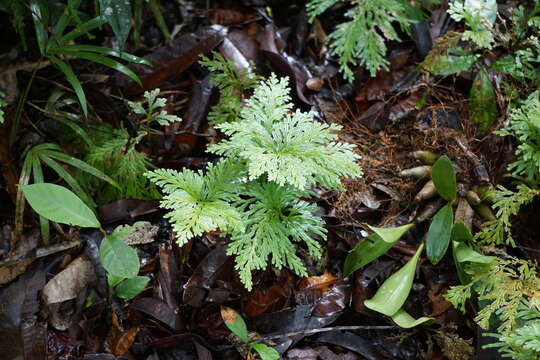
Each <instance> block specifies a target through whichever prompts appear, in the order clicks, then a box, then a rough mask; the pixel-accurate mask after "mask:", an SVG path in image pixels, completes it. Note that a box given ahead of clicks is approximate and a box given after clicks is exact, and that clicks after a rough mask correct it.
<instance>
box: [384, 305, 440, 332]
mask: <svg viewBox="0 0 540 360" xmlns="http://www.w3.org/2000/svg"><path fill="white" fill-rule="evenodd" d="M392 320H393V321H394V322H395V323H396V324H398V325H399V326H400V327H402V328H405V329H409V328H413V327H415V326H418V325H421V324H426V323H433V322H434V321H435V319H434V318H431V317H426V316H422V317H421V318H419V319H415V318H413V317H412V316H411V315H409V313H407V312H406V311H405V310H403V309H399V311H398V312H397V313H395V314H394V315H393V316H392Z"/></svg>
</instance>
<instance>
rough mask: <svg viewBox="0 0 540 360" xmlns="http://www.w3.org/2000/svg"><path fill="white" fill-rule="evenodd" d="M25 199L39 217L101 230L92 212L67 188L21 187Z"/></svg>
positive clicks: (49, 185) (41, 185)
mask: <svg viewBox="0 0 540 360" xmlns="http://www.w3.org/2000/svg"><path fill="white" fill-rule="evenodd" d="M21 189H22V191H23V193H24V197H25V198H26V200H27V201H28V203H29V204H30V206H31V207H32V209H34V210H35V211H36V212H37V213H38V214H39V215H41V216H43V217H45V218H47V219H49V220H52V221H55V222H57V223H62V224H68V225H75V226H80V227H90V228H99V227H100V224H99V221H98V219H97V218H96V216H95V215H94V213H93V212H92V210H91V209H90V208H89V207H88V206H86V205H85V204H84V202H83V201H82V200H81V199H80V198H79V197H78V196H77V195H75V194H74V193H73V192H71V191H70V190H68V189H66V188H65V187H62V186H59V185H55V184H49V183H40V184H32V185H24V186H21Z"/></svg>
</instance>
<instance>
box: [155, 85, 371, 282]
mask: <svg viewBox="0 0 540 360" xmlns="http://www.w3.org/2000/svg"><path fill="white" fill-rule="evenodd" d="M288 93H289V90H288V89H287V82H286V80H284V79H282V80H281V81H280V80H278V79H277V78H276V77H275V75H272V76H271V77H270V79H268V80H266V81H262V82H261V83H260V84H259V85H258V86H257V87H256V89H255V91H254V94H253V96H252V97H251V98H250V99H249V100H248V101H247V102H246V107H244V108H242V110H241V111H240V117H239V119H237V120H236V121H233V122H230V123H227V122H222V123H221V124H220V125H218V126H217V127H218V128H219V129H221V130H223V132H224V133H225V135H226V136H228V137H229V138H228V139H225V140H222V141H221V142H220V143H218V144H216V145H213V146H212V147H211V148H210V151H212V152H214V153H216V154H220V155H224V157H225V159H224V160H221V161H220V162H218V163H217V164H216V165H210V166H209V167H208V168H207V170H206V172H205V173H203V172H202V171H199V172H194V171H191V170H186V169H184V170H182V171H180V172H177V171H174V170H155V171H152V172H149V173H148V174H147V176H148V177H149V178H150V179H151V181H152V182H154V183H156V184H157V185H158V186H160V187H161V188H162V189H163V192H164V193H165V194H166V195H165V196H164V198H163V200H162V202H161V206H162V207H164V208H166V209H169V210H170V211H169V213H168V214H167V215H166V216H167V217H168V218H170V219H171V222H172V223H173V227H174V229H175V232H176V236H177V238H178V243H179V244H180V245H182V244H185V243H186V242H187V241H188V240H189V239H191V238H193V237H195V236H200V235H202V234H203V233H204V232H208V231H216V230H219V231H220V233H221V234H222V235H225V234H230V235H231V241H230V245H229V249H228V253H229V254H230V255H235V258H236V269H237V270H238V272H239V276H240V280H241V281H242V282H243V283H244V285H245V286H246V288H247V289H248V290H251V288H252V286H253V281H252V274H251V273H252V271H253V270H260V269H264V268H266V266H267V264H268V263H269V261H270V262H271V264H273V265H274V266H275V267H277V268H282V267H287V268H290V269H291V270H292V271H294V272H295V273H297V274H299V275H306V269H305V267H304V264H303V262H302V260H301V259H300V257H299V256H298V255H297V254H296V246H297V245H304V246H306V247H307V250H308V253H309V254H310V255H311V256H315V257H318V256H320V254H321V248H320V244H319V242H318V241H317V240H316V239H314V238H313V237H314V236H316V237H319V238H322V239H325V237H326V236H325V235H326V230H325V229H324V228H323V224H324V223H323V221H322V219H321V218H320V217H318V216H315V215H314V214H313V211H314V209H315V204H310V203H308V202H307V201H305V200H301V198H309V197H312V196H313V194H312V193H311V192H310V188H311V187H312V186H314V185H322V186H325V187H328V188H334V189H336V188H341V187H342V185H341V183H340V176H359V175H360V174H361V170H360V168H359V167H358V165H356V164H355V162H354V160H356V159H357V158H358V156H357V155H355V154H354V152H353V151H352V148H353V146H352V145H349V144H342V143H337V142H336V141H335V140H336V139H337V135H335V134H333V133H332V131H335V130H338V129H339V127H337V126H329V125H325V124H319V123H317V122H314V121H313V114H311V113H301V112H299V111H297V112H294V113H291V110H292V104H291V103H290V97H289V95H288Z"/></svg>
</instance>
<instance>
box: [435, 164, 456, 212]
mask: <svg viewBox="0 0 540 360" xmlns="http://www.w3.org/2000/svg"><path fill="white" fill-rule="evenodd" d="M431 179H432V180H433V183H434V184H435V188H436V189H437V192H438V193H439V195H440V196H441V197H442V198H443V199H445V200H446V201H450V202H451V201H454V199H455V198H456V189H457V187H456V172H455V171H454V167H453V166H452V162H451V161H450V159H449V158H448V156H446V155H444V156H441V157H440V158H439V159H437V161H435V164H433V167H432V169H431Z"/></svg>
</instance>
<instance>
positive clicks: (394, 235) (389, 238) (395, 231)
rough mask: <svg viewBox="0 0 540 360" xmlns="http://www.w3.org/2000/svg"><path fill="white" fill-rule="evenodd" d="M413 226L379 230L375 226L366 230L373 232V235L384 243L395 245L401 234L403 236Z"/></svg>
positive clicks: (369, 226)
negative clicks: (377, 236)
mask: <svg viewBox="0 0 540 360" xmlns="http://www.w3.org/2000/svg"><path fill="white" fill-rule="evenodd" d="M413 226H414V224H407V225H403V226H398V227H395V228H379V227H375V226H371V225H368V228H370V229H371V230H373V232H375V234H377V235H379V236H380V237H381V239H383V240H384V241H386V242H387V243H391V244H393V243H395V242H396V241H398V240H399V239H400V238H401V237H402V236H403V234H405V233H406V232H407V231H409V229H410V228H412V227H413Z"/></svg>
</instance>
